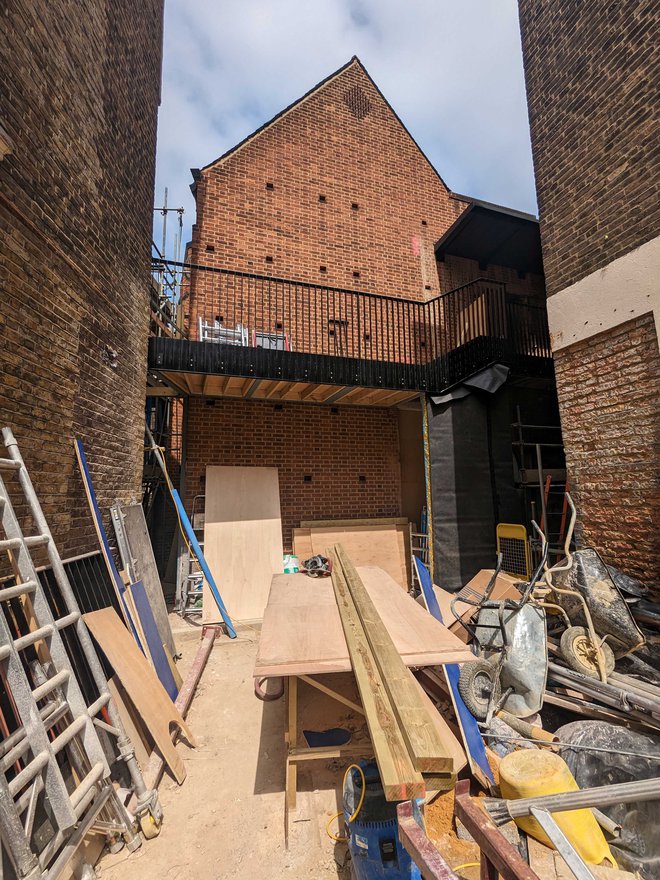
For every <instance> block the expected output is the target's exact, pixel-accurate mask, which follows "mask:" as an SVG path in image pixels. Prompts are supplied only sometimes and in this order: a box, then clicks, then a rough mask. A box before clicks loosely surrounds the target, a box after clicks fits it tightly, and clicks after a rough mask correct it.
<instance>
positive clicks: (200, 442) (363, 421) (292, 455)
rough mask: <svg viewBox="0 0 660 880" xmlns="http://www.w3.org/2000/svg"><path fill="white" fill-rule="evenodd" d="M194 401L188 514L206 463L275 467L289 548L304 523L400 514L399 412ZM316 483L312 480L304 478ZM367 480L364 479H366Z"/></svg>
mask: <svg viewBox="0 0 660 880" xmlns="http://www.w3.org/2000/svg"><path fill="white" fill-rule="evenodd" d="M209 403H212V405H209V404H208V403H207V402H206V401H205V400H203V399H200V398H190V399H189V400H188V407H189V409H188V429H187V430H188V433H187V457H186V480H185V504H186V509H187V510H191V508H192V501H193V497H194V496H195V495H197V494H202V493H203V492H204V480H205V474H206V467H207V465H234V466H249V467H254V466H261V467H276V468H278V471H279V481H280V504H281V510H282V530H283V537H284V546H285V549H286V550H290V549H291V539H292V529H293V528H294V527H297V526H299V525H300V522H301V520H310V519H346V518H351V517H354V518H357V517H370V516H373V517H377V516H400V515H401V514H400V505H401V475H400V465H399V436H398V427H397V414H396V412H395V411H394V410H388V409H378V408H376V407H348V406H343V407H334V408H333V407H330V406H310V405H305V404H288V403H286V404H279V405H278V404H271V403H267V402H260V401H234V400H226V399H225V400H216V401H210V402H209ZM306 476H311V478H312V481H311V482H306V481H305V479H304V478H305V477H306ZM361 477H362V478H364V479H363V480H362V479H360V478H361Z"/></svg>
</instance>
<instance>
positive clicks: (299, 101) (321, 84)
mask: <svg viewBox="0 0 660 880" xmlns="http://www.w3.org/2000/svg"><path fill="white" fill-rule="evenodd" d="M353 64H356V65H358V67H359V68H360V70H361V71H362V72H363V73H364V75H365V76H366V77H367V79H368V80H369V82H370V83H371V84H372V85H373V87H374V88H375V89H376V91H377V92H378V94H379V95H380V97H381V98H382V99H383V101H384V102H385V104H386V106H387V107H388V108H389V110H390V111H391V113H392V115H393V116H394V118H395V119H396V121H397V122H398V123H399V125H400V126H401V128H402V129H403V130H404V131H405V133H406V134H407V135H408V137H409V138H410V140H411V141H412V142H413V144H414V145H415V147H416V148H417V151H418V152H419V154H420V155H421V157H422V158H423V159H424V161H425V162H426V163H427V164H428V166H429V167H430V168H431V170H432V171H433V173H434V174H435V175H436V177H437V178H438V180H439V181H440V183H441V184H442V185H443V186H444V187H445V189H446V190H447V192H450V190H449V187H448V186H447V184H446V183H445V181H444V180H443V179H442V177H441V176H440V174H439V173H438V171H437V169H436V168H435V167H434V166H433V164H432V162H431V160H430V159H429V158H428V156H427V155H426V154H425V153H424V151H423V150H422V148H421V147H420V146H419V144H418V143H417V141H416V140H415V138H414V137H413V136H412V135H411V133H410V132H409V130H408V129H407V128H406V126H405V125H404V124H403V122H402V121H401V118H400V117H399V115H398V113H397V112H396V110H395V109H394V108H393V107H392V105H391V104H390V102H389V101H388V100H387V98H386V97H385V95H384V94H383V93H382V92H381V90H380V89H379V88H378V85H377V84H376V82H375V81H374V79H373V78H372V77H371V76H370V74H369V71H368V70H367V69H366V67H365V66H364V64H363V63H362V62H361V61H360V59H359V58H358V57H357V55H353V57H352V58H351V59H350V60H349V61H347V62H346V64H343V65H342V66H341V67H339V68H338V69H337V70H335V71H334V72H333V73H331V74H330V75H329V76H326V77H325V79H322V80H321V81H320V82H318V83H317V84H316V85H315V86H313V87H312V88H311V89H310V90H309V91H308V92H305V94H304V95H302V97H300V98H298V99H297V100H296V101H294V102H293V103H292V104H289V106H288V107H285V108H284V109H283V110H280V112H279V113H277V114H276V115H275V116H273V117H272V119H269V120H268V121H267V122H264V124H263V125H260V126H259V128H257V129H255V130H254V131H253V132H252V134H249V135H247V137H245V138H243V140H242V141H239V142H238V143H237V144H235V145H234V146H233V147H231V148H230V149H229V150H227V151H226V152H225V153H223V154H222V155H221V156H218V158H217V159H214V160H213V161H212V162H209V163H208V164H207V165H204V166H203V167H202V168H201V169H198V168H191V169H190V171H191V174H192V176H193V180H194V181H195V182H194V183H193V184H191V187H190V188H191V189H192V190H193V192H194V188H195V184H196V182H197V180H198V179H199V175H200V172H201V171H207V170H208V169H209V168H213V167H214V166H215V165H218V164H219V163H220V162H224V160H225V159H228V158H229V157H230V156H232V155H233V154H234V153H236V152H238V150H240V149H241V147H244V146H245V145H246V144H248V143H250V142H251V141H253V140H254V139H255V138H257V137H259V135H260V134H261V133H262V132H264V131H266V129H268V128H270V127H271V126H272V125H274V124H275V123H276V122H277V121H278V120H279V119H281V118H282V117H283V116H286V114H287V113H290V112H291V111H292V110H294V109H295V108H296V107H298V106H299V105H300V104H302V103H303V102H304V101H306V100H307V99H308V98H309V97H310V96H311V95H313V94H315V93H316V92H318V91H320V90H321V89H322V88H323V87H324V86H326V85H327V84H328V83H329V82H331V81H332V80H334V79H336V78H337V77H338V76H340V75H341V74H342V73H344V71H345V70H348V68H349V67H351V66H352V65H353ZM458 198H459V199H460V198H461V197H460V196H459V197H458Z"/></svg>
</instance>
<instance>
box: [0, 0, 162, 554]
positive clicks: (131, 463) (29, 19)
mask: <svg viewBox="0 0 660 880" xmlns="http://www.w3.org/2000/svg"><path fill="white" fill-rule="evenodd" d="M161 40H162V0H145V2H144V3H140V4H135V3H129V2H127V0H118V2H116V3H115V2H113V3H107V2H105V0H89V2H85V3H82V2H80V0H58V2H54V3H40V4H35V3H30V2H25V0H8V2H7V3H5V4H3V14H2V15H1V16H0V57H2V59H3V63H2V67H1V68H0V94H2V108H1V110H0V123H1V124H2V125H3V126H4V128H5V129H6V130H7V131H8V133H9V135H10V137H11V138H12V140H13V143H14V151H13V153H12V154H11V155H9V156H7V157H6V158H5V159H3V160H2V161H0V195H1V197H0V230H2V231H1V233H0V284H1V287H2V294H1V297H0V338H1V339H2V344H1V345H0V426H4V425H9V426H11V427H12V429H13V431H14V434H15V435H16V438H17V440H18V443H19V445H20V448H21V450H22V451H23V454H24V457H25V460H26V462H27V464H28V467H29V468H30V471H31V475H32V478H33V481H34V483H35V486H36V489H37V493H38V494H39V497H40V500H41V502H42V505H43V507H44V511H45V514H46V517H47V519H48V522H49V524H50V527H51V529H52V531H53V533H54V535H55V538H56V540H57V541H58V544H59V549H60V552H61V553H62V555H63V556H66V555H74V554H78V553H83V552H88V551H91V550H94V549H98V541H97V538H96V535H95V532H94V528H93V524H92V520H91V517H90V514H89V510H88V508H87V503H86V501H85V496H84V493H83V489H82V483H81V481H80V477H79V474H78V470H77V466H76V464H75V456H74V451H73V438H74V436H77V437H81V438H82V439H83V441H84V444H85V449H86V452H87V456H88V460H89V465H90V470H91V473H92V478H93V480H94V486H95V489H96V491H97V494H98V498H99V504H100V506H101V509H102V510H104V511H107V509H108V507H109V505H110V504H111V503H112V502H113V501H114V500H115V499H119V500H122V501H129V500H135V499H136V498H139V495H140V485H141V476H142V447H143V424H144V394H145V392H144V388H145V371H146V354H147V333H148V302H149V289H150V272H149V256H150V251H151V228H152V220H153V210H152V208H153V183H154V166H155V144H156V118H157V110H158V103H159V100H160V61H161ZM1 451H2V450H1V449H0V454H1Z"/></svg>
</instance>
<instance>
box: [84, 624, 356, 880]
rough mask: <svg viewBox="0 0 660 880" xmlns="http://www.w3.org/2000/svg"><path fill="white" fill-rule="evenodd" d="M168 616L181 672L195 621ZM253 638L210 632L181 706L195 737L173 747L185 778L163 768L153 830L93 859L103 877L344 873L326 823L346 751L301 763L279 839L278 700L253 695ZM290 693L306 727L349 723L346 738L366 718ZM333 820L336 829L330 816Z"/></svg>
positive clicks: (208, 879) (347, 687) (192, 647)
mask: <svg viewBox="0 0 660 880" xmlns="http://www.w3.org/2000/svg"><path fill="white" fill-rule="evenodd" d="M170 620H171V623H172V627H173V631H174V637H175V639H176V644H177V647H178V649H179V651H180V652H181V653H182V655H183V657H182V659H181V661H180V669H181V672H182V674H183V675H184V676H185V672H186V669H187V666H188V665H189V664H190V663H191V661H192V659H193V657H194V655H195V651H196V650H197V647H198V644H199V640H200V636H201V630H200V629H199V628H197V627H193V626H191V625H190V624H187V623H185V622H183V621H182V620H181V619H180V618H178V617H176V616H174V615H172V616H171V618H170ZM257 641H258V632H257V631H256V630H254V629H249V628H243V629H241V630H239V637H238V638H237V639H236V640H230V639H227V638H224V637H223V638H220V639H218V640H217V641H216V643H215V646H214V648H213V651H212V653H211V656H210V658H209V662H208V665H207V667H206V669H205V671H204V673H203V675H202V679H201V683H200V686H199V688H198V691H197V694H196V696H195V699H194V701H193V704H192V707H191V710H190V713H189V716H188V720H189V722H190V725H191V728H192V730H193V732H194V733H195V736H196V737H197V741H198V745H197V748H196V749H194V750H191V749H189V748H188V747H187V746H186V745H185V744H183V743H180V744H179V746H178V748H179V750H180V752H181V754H182V756H183V758H184V761H185V764H186V769H187V773H188V775H187V778H186V780H185V782H184V783H183V785H182V786H178V785H177V784H176V783H175V782H174V780H173V779H172V778H171V777H169V776H166V777H165V778H164V779H163V781H162V782H161V784H160V788H159V792H160V799H161V805H162V808H163V813H164V821H163V826H162V831H161V833H160V835H159V837H158V838H156V839H155V840H152V841H145V842H144V843H143V845H142V847H141V849H140V850H138V851H137V852H135V853H133V854H128V853H127V852H126V851H123V852H121V853H118V854H117V855H114V856H113V855H106V856H104V857H103V858H102V859H101V861H100V862H99V864H98V865H97V874H98V876H99V877H101V878H102V880H129V878H137V877H139V878H141V880H169V878H172V880H173V878H177V880H218V878H234V877H236V878H238V877H240V878H246V877H259V878H262V880H279V878H292V877H296V878H298V877H301V878H304V877H310V878H311V877H314V878H321V877H328V878H332V877H340V878H348V877H349V872H348V868H347V867H345V866H344V865H345V860H346V846H345V845H344V844H341V843H335V842H334V841H333V840H331V839H330V837H329V836H328V835H327V833H326V824H327V822H328V820H329V819H330V818H331V816H332V815H333V813H336V812H337V811H338V810H339V809H340V790H341V783H342V777H343V773H344V769H345V767H346V766H347V763H348V762H344V763H340V762H328V761H326V762H309V763H307V764H304V765H299V771H298V791H299V794H298V804H297V809H296V811H295V812H294V813H292V814H291V816H290V835H289V849H288V851H287V850H286V849H285V846H284V777H285V756H286V752H285V744H284V729H285V704H284V700H283V699H282V700H278V701H276V702H267V703H264V702H262V701H260V700H258V699H257V698H256V697H255V695H254V690H253V686H254V683H253V678H252V670H253V666H254V661H255V657H256V652H257ZM325 683H326V684H328V686H330V687H334V688H335V689H337V690H342V691H343V692H344V693H345V694H346V696H349V697H350V696H351V695H352V696H353V699H354V698H355V694H354V688H355V685H354V683H353V681H352V678H351V676H349V675H341V676H326V677H325ZM298 699H299V715H302V716H303V717H304V720H305V724H304V726H305V727H306V728H309V729H315V730H322V729H325V728H327V727H335V726H337V727H347V728H349V729H350V730H352V731H353V732H354V736H353V742H360V741H362V739H366V729H365V727H364V723H363V720H362V719H361V717H360V716H359V715H357V714H356V713H353V712H352V711H351V710H350V709H348V708H347V707H345V706H343V705H341V704H340V703H338V702H336V701H335V700H332V699H330V698H329V697H327V696H325V695H324V694H321V693H320V692H319V691H317V690H315V689H313V688H311V687H309V686H308V685H306V684H305V683H302V682H301V683H300V686H299V697H298ZM301 728H302V725H301ZM299 735H300V734H299ZM331 829H332V830H334V831H335V833H336V832H337V830H338V825H337V821H336V820H335V822H334V823H333V824H332V826H331ZM341 866H344V867H341Z"/></svg>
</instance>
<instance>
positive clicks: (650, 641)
mask: <svg viewBox="0 0 660 880" xmlns="http://www.w3.org/2000/svg"><path fill="white" fill-rule="evenodd" d="M568 503H569V506H570V507H571V509H572V511H573V517H572V521H571V526H570V528H569V530H568V534H567V540H566V544H565V548H564V549H565V554H564V557H563V558H561V559H559V560H558V561H557V562H556V563H555V564H554V565H552V566H551V565H549V563H548V558H547V557H548V548H547V545H546V542H545V539H544V537H543V535H542V534H541V533H540V530H537V531H538V533H539V539H540V540H539V550H540V561H539V564H538V567H537V569H536V571H535V572H534V574H533V575H532V576H531V578H530V579H529V581H527V582H520V581H516V580H515V579H514V578H512V577H511V576H509V575H507V574H505V573H503V572H502V571H501V566H502V559H501V557H500V559H499V560H498V566H497V568H496V569H495V570H493V571H491V572H481V573H480V575H479V576H478V577H477V578H475V579H474V581H473V582H471V583H470V584H469V585H468V586H467V587H465V588H463V590H461V591H460V592H459V593H453V594H452V593H448V592H446V591H444V590H442V589H441V588H440V587H438V586H436V585H433V584H432V582H431V577H430V575H429V572H428V570H427V569H426V567H425V565H424V564H423V563H422V562H420V560H419V559H416V558H414V559H413V562H414V565H415V567H416V571H417V574H418V580H419V583H420V586H421V593H420V596H419V597H418V601H419V602H421V603H423V604H424V606H425V607H426V608H427V610H428V611H429V612H430V613H431V614H432V615H433V616H435V617H436V619H438V620H440V621H444V623H445V625H447V626H448V627H449V629H450V630H451V631H453V632H455V633H456V634H458V635H459V637H460V638H462V639H463V640H464V641H465V642H466V644H469V645H470V647H471V649H472V652H473V654H474V659H473V660H471V661H469V662H467V663H463V664H461V665H460V667H459V666H453V667H452V666H442V667H438V668H435V669H423V670H419V671H418V672H417V676H418V678H419V681H420V682H421V684H422V685H423V687H424V688H425V690H426V691H427V693H428V694H429V695H430V696H431V697H432V699H433V700H434V702H435V704H436V706H437V707H438V709H439V711H440V712H442V713H443V715H444V717H445V718H446V719H448V721H449V723H450V724H451V723H452V721H453V720H455V723H456V724H457V725H458V727H459V729H460V733H461V738H462V741H463V745H464V747H465V751H466V755H467V757H468V761H469V766H468V767H467V768H466V770H465V771H464V772H463V773H460V774H459V781H458V783H457V786H456V789H455V792H453V793H451V794H445V795H442V796H441V797H440V798H438V799H437V800H436V801H435V802H433V801H430V802H429V800H428V799H427V803H426V806H425V810H424V813H425V819H426V830H427V832H428V835H429V837H430V838H431V839H432V840H433V842H434V843H435V845H436V847H437V849H438V851H439V853H440V855H441V857H444V859H445V861H446V865H445V870H447V869H453V871H454V874H455V875H457V876H464V877H466V878H473V877H474V878H476V877H477V876H478V875H479V865H480V864H481V863H484V864H485V863H489V864H490V866H491V867H490V868H489V869H488V870H497V871H499V872H500V873H503V874H506V876H514V877H527V878H530V880H531V878H533V877H540V878H545V877H562V878H563V877H564V876H566V877H571V876H575V877H578V878H593V877H609V878H611V880H614V878H619V877H622V876H631V875H632V874H636V875H638V876H641V877H643V878H649V880H651V878H656V877H659V876H660V839H659V837H658V830H657V829H658V827H660V803H659V800H660V778H659V777H660V674H659V671H658V670H660V652H658V648H657V646H658V622H659V621H660V613H659V612H660V608H658V606H654V605H653V604H652V603H650V602H648V601H646V599H645V592H646V591H645V589H644V586H643V585H642V584H640V583H639V582H637V581H633V580H632V579H631V578H628V577H626V576H624V575H622V574H621V573H620V572H618V571H616V570H615V569H612V568H611V567H609V566H607V565H606V564H605V563H604V562H603V560H602V559H601V558H600V556H599V555H598V553H596V551H595V550H592V549H583V550H579V551H572V549H571V538H572V531H573V526H574V523H575V511H574V508H573V506H572V502H571V501H570V498H568ZM452 716H453V718H452ZM491 771H492V772H491ZM400 810H402V806H401V807H400ZM402 827H410V825H409V823H408V826H402ZM466 846H467V847H468V855H467V856H466V849H465V848H466ZM470 846H472V850H471V857H470V849H469V847H470ZM417 864H418V865H420V868H421V870H422V876H424V877H426V876H452V874H451V872H450V873H449V874H446V873H445V874H441V873H432V871H431V870H430V869H429V867H428V864H422V863H420V862H417ZM484 864H482V865H481V870H482V872H483V871H484V870H486V869H485V868H484ZM493 866H494V867H493ZM530 871H531V873H530ZM626 872H630V873H626ZM481 876H486V875H485V874H484V873H482V874H481ZM488 876H491V875H490V874H488Z"/></svg>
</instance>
